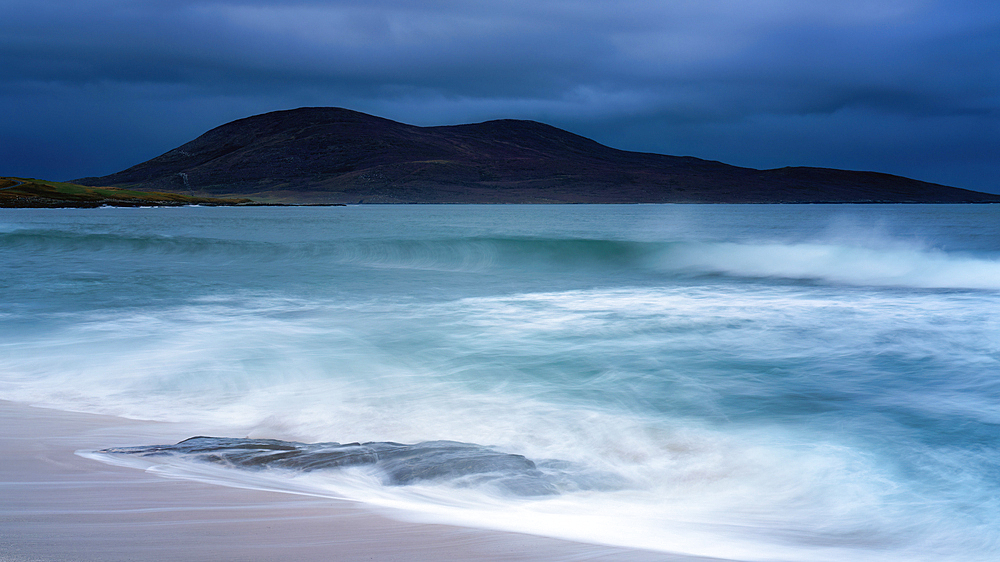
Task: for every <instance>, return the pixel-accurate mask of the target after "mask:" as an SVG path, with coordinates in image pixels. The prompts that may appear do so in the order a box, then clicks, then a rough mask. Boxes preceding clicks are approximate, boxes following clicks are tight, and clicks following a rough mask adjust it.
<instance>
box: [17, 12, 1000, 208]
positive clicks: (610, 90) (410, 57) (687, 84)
mask: <svg viewBox="0 0 1000 562" xmlns="http://www.w3.org/2000/svg"><path fill="white" fill-rule="evenodd" d="M0 15H2V16H3V17H2V19H0V64H2V68H3V69H4V74H5V76H4V81H3V83H2V85H0V104H2V106H0V109H2V110H4V111H5V112H7V113H9V114H10V115H12V117H11V118H10V119H8V121H7V123H5V124H2V125H0V138H2V139H3V144H4V147H5V148H4V147H0V164H2V165H3V166H4V167H5V168H6V169H7V170H12V171H10V172H7V173H15V172H14V171H13V170H17V173H22V174H29V175H58V176H59V177H70V176H82V175H87V174H92V173H109V172H112V171H116V170H118V169H120V168H123V167H126V166H128V165H131V164H134V163H136V162H138V161H139V160H143V159H146V158H149V157H152V156H155V155H157V154H159V153H161V152H163V151H166V150H168V149H170V148H172V147H174V146H176V145H178V144H180V143H182V142H185V141H187V140H189V139H190V138H192V137H193V136H196V135H197V134H200V133H201V132H203V131H204V130H206V129H207V128H210V127H212V126H215V125H218V124H221V123H223V122H225V121H228V120H231V119H235V118H238V117H243V116H246V115H249V114H253V113H260V112H264V111H269V110H273V109H281V108H288V107H296V106H302V105H338V106H345V107H350V108H353V109H358V110H361V111H366V112H370V113H375V114H379V115H382V116H385V117H389V118H392V119H397V120H400V121H404V122H409V123H414V124H422V125H430V124H445V123H458V122H468V121H475V120H483V119H490V118H498V117H516V118H526V119H538V120H542V121H546V122H550V123H552V124H555V125H558V126H562V127H565V128H568V129H570V130H572V131H574V132H578V133H581V134H585V135H587V136H591V137H594V138H596V139H597V140H599V141H602V142H604V143H606V144H610V145H612V146H617V147H620V148H627V149H633V150H648V151H657V152H667V153H674V154H691V155H696V156H701V157H706V158H712V159H718V160H723V161H726V162H730V163H733V164H739V165H746V166H753V167H771V166H780V165H822V166H831V167H845V168H855V169H857V168H866V169H876V170H881V171H888V172H893V173H900V174H904V175H910V176H915V177H919V178H920V179H927V180H930V181H938V182H942V183H949V184H953V185H961V186H964V187H972V188H978V189H991V190H992V189H994V188H998V189H1000V185H998V183H997V182H996V180H995V178H996V177H997V175H996V174H997V172H1000V165H998V163H997V158H996V157H995V156H994V155H993V154H994V152H995V151H996V148H997V147H998V146H1000V133H998V132H997V131H1000V111H998V105H1000V71H998V68H1000V64H998V63H997V61H998V60H1000V8H998V7H997V4H996V3H995V2H985V1H976V0H959V1H954V2H947V3H946V2H938V1H930V0H867V1H860V0H840V1H838V2H808V1H803V0H797V1H792V0H742V1H737V0H716V1H708V0H703V1H700V2H696V1H662V0H660V1H631V2H619V3H611V2H598V1H587V0H575V1H543V0H534V1H521V0H517V1H506V2H500V1H489V0H487V1H480V2H468V1H465V2H450V1H443V0H442V1H433V0H431V1H420V2H417V1H412V2H411V1H401V0H400V1H394V2H393V1H371V0H369V1H364V2H362V1H354V2H351V1H348V2H309V1H302V2H276V1H263V0H258V1H249V0H247V1H218V0H205V1H194V0H191V1H183V0H182V1H166V0H161V1H155V0H154V1H140V0H96V1H90V2H85V3H81V2H70V1H65V0H59V1H57V0H50V1H45V0H42V1H39V0H33V1H31V2H26V1H22V0H15V1H13V2H11V1H8V2H7V3H6V4H5V7H4V8H2V13H0ZM13 139H19V141H17V142H15V141H14V140H13ZM36 168H37V170H38V171H37V172H32V171H31V170H32V169H36ZM49 170H51V172H49Z"/></svg>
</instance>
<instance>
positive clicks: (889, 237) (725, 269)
mask: <svg viewBox="0 0 1000 562" xmlns="http://www.w3.org/2000/svg"><path fill="white" fill-rule="evenodd" d="M0 264H3V265H2V270H0V290H2V294H3V295H4V297H3V299H2V301H0V342H2V343H0V399H6V400H14V401H19V402H26V403H32V404H42V405H47V406H51V407H56V408H62V409H67V410H74V411H88V412H96V413H105V414H112V415H117V416H122V417H127V418H138V419H151V420H160V421H165V422H171V423H174V424H177V427H178V428H183V430H184V431H188V430H190V431H191V432H192V433H191V435H195V434H207V435H218V436H224V437H251V438H257V439H282V440H291V441H298V442H304V443H316V442H328V441H336V442H340V443H351V442H377V443H381V442H398V443H403V444H416V443H422V442H426V441H439V440H447V441H457V442H461V443H468V444H474V445H477V446H484V447H487V448H489V450H491V451H496V452H500V453H503V454H504V455H508V456H506V457H504V458H513V457H510V455H514V456H518V457H517V458H520V457H524V458H525V459H529V460H530V461H531V462H532V463H534V464H533V465H532V466H534V467H536V468H537V470H538V471H540V474H541V477H544V478H545V483H546V484H545V485H546V486H550V487H551V490H550V488H546V490H548V491H551V492H554V493H546V494H545V495H542V496H523V495H518V494H513V493H510V490H509V489H504V488H502V487H498V486H495V485H492V484H491V482H494V481H492V480H490V479H488V478H487V479H476V478H472V479H470V478H437V479H427V480H423V481H420V482H417V483H414V484H408V485H390V483H387V480H386V479H385V478H384V477H382V476H384V475H382V476H380V473H378V471H377V469H376V468H373V467H366V466H360V467H347V468H344V469H325V470H314V471H296V470H290V469H288V468H278V467H272V468H266V469H263V470H245V469H241V468H239V467H230V468H226V467H224V466H220V465H217V464H211V463H205V462H201V461H199V460H198V459H192V458H186V457H184V456H183V455H179V456H176V457H174V456H171V457H169V458H166V457H165V458H161V459H159V460H156V459H154V460H150V459H131V458H124V457H122V456H120V455H119V456H115V455H108V454H100V453H93V454H92V455H93V456H94V457H95V458H101V459H102V460H106V461H109V462H119V463H126V464H129V463H131V464H134V465H136V466H139V467H152V468H153V469H154V470H158V471H161V472H163V473H164V474H165V475H170V476H175V477H185V478H195V479H202V480H207V481H212V482H219V483H225V484H228V485H244V486H250V487H264V488H269V489H282V490H288V491H294V492H297V493H311V494H319V495H331V496H338V497H347V498H350V499H355V500H358V501H363V502H366V503H369V504H372V505H376V506H384V507H388V508H391V509H393V510H395V512H397V513H404V514H406V516H407V517H411V518H418V519H422V520H431V521H442V522H448V523H455V524H461V525H470V526H480V527H489V528H498V529H509V530H516V531H524V532H530V533H536V534H543V535H551V536H559V537H566V538H571V539H576V540H584V541H592V542H599V543H609V544H618V545H625V546H635V547H642V548H653V549H659V550H664V551H676V552H688V553H696V554H705V555H712V556H721V557H730V558H734V559H739V560H802V561H812V560H848V559H849V560H993V559H995V557H996V556H997V553H998V552H1000V448H998V445H1000V206H996V205H981V206H980V205H953V206H937V205H927V206H919V205H914V206H908V205H865V206H837V205H833V206H826V205H807V206H806V205H803V206H798V205H779V206H772V205H756V206H754V205H751V206H741V205H717V206H699V205H661V206H657V205H649V206H646V205H639V206H357V207H334V208H257V209H255V208H198V207H193V208H180V209H166V208H164V209H94V210H70V209H57V210H0ZM179 431H180V430H179ZM184 436H185V437H187V436H190V435H184ZM151 444H152V443H146V442H137V443H108V446H109V447H110V446H122V445H137V446H138V445H151ZM473 450H477V451H478V450H481V447H475V448H473ZM425 460H426V459H425Z"/></svg>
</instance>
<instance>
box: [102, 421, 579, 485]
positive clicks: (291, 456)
mask: <svg viewBox="0 0 1000 562" xmlns="http://www.w3.org/2000/svg"><path fill="white" fill-rule="evenodd" d="M101 452H102V453H110V454H127V455H136V456H140V457H157V456H172V457H180V458H188V459H191V460H197V461H203V462H211V463H216V464H221V465H225V466H229V467H232V468H238V469H244V470H261V469H285V470H291V471H298V472H311V471H316V470H334V469H340V468H345V467H358V466H369V467H372V468H373V469H374V471H375V473H376V474H377V475H378V476H379V477H380V479H381V480H382V483H383V484H384V485H387V486H405V485H408V484H416V483H422V482H447V483H451V484H454V485H458V486H480V485H491V486H494V487H496V488H499V489H500V490H502V491H504V492H506V493H510V494H514V495H520V496H541V495H552V494H558V493H559V491H560V490H559V488H560V487H562V486H558V485H557V484H559V483H560V481H561V480H564V478H563V476H564V474H562V473H561V472H562V471H560V473H559V474H556V473H546V472H543V471H542V470H539V468H538V466H537V465H536V464H535V462H533V461H532V460H530V459H528V458H526V457H524V456H522V455H515V454H511V453H504V452H500V451H496V450H494V449H491V448H489V447H484V446H482V445H476V444H473V443H459V442H456V441H426V442H423V443H416V444H412V445H406V444H402V443H392V442H371V443H343V444H342V443H332V442H331V443H298V442H294V441H279V440H275V439H238V438H230V437H203V436H199V437H192V438H190V439H186V440H184V441H181V442H180V443H177V444H175V445H149V446H140V447H116V448H111V449H104V450H103V451H101ZM563 464H565V463H563ZM570 487H571V488H575V489H580V488H581V487H586V486H580V485H579V483H576V484H574V485H572V486H570Z"/></svg>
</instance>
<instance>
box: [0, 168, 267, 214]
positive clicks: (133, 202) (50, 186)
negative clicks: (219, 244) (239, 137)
mask: <svg viewBox="0 0 1000 562" xmlns="http://www.w3.org/2000/svg"><path fill="white" fill-rule="evenodd" d="M185 205H207V206H249V205H253V206H256V205H267V203H260V202H257V201H254V200H253V199H247V198H238V199H237V198H232V199H228V198H216V197H191V196H188V195H180V194H177V193H163V192H157V191H135V190H130V189H120V188H115V187H88V186H84V185H78V184H74V183H67V182H55V181H48V180H40V179H35V178H19V177H11V176H0V207H6V208H35V209H37V208H61V207H75V208H94V207H152V206H157V207H163V206H168V207H179V206H185Z"/></svg>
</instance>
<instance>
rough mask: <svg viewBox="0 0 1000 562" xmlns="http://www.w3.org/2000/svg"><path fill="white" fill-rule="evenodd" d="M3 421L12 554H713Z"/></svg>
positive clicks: (101, 419) (4, 407) (131, 441)
mask: <svg viewBox="0 0 1000 562" xmlns="http://www.w3.org/2000/svg"><path fill="white" fill-rule="evenodd" d="M0 428H2V429H0V561H3V562H24V561H29V560H30V561H36V560H38V561H41V560H44V561H55V560H58V561H101V562H118V561H154V562H156V561H182V560H191V561H199V560H205V561H212V562H225V561H257V560H260V561H265V560H280V561H282V562H296V561H319V560H338V561H339V560H352V561H353V560H376V561H389V560H399V561H423V560H427V561H430V560H433V561H438V560H484V561H486V560H602V561H612V560H615V561H617V560H622V561H626V560H627V561H653V560H656V561H677V562H680V561H694V560H702V561H704V560H708V559H706V558H692V557H686V556H674V555H669V554H665V553H656V552H646V551H637V550H628V549H622V548H614V547H607V546H600V545H590V544H581V543H574V542H568V541H562V540H557V539H550V538H545V537H535V536H531V535H520V534H514V533H502V532H494V531H484V530H478V529H468V528H462V527H451V526H446V525H430V524H418V523H410V522H403V521H397V520H394V519H391V518H388V517H385V516H383V515H380V514H378V513H375V512H374V511H372V510H370V509H368V508H366V507H365V506H363V505H358V504H354V503H350V502H345V501H338V500H331V499H326V498H314V497H306V496H296V495H290V494H282V493H276V492H264V491H257V490H244V489H238V488H228V487H224V486H214V485H210V484H203V483H199V482H190V481H180V480H168V479H164V478H161V477H158V476H155V475H152V474H148V473H146V472H143V471H141V470H137V469H132V468H122V467H115V466H110V465H107V464H104V463H100V462H97V461H93V460H89V459H86V458H82V457H80V456H77V455H76V454H74V451H76V450H78V449H98V448H103V447H108V446H117V445H135V444H144V443H136V442H135V440H136V439H139V438H140V437H138V436H142V437H141V438H142V439H143V440H148V439H149V436H150V435H156V434H157V432H160V433H162V434H164V435H165V436H166V435H167V433H166V429H165V428H164V426H163V425H162V424H155V423H151V422H136V421H128V420H122V419H119V418H114V417H107V416H95V415H89V414H74V413H66V412H60V411H56V410H48V409H42V408H33V407H30V406H25V405H21V404H15V403H11V402H4V401H0ZM183 437H188V436H187V435H185V436H180V437H179V438H183ZM174 440H177V439H174ZM167 442H169V441H167Z"/></svg>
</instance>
